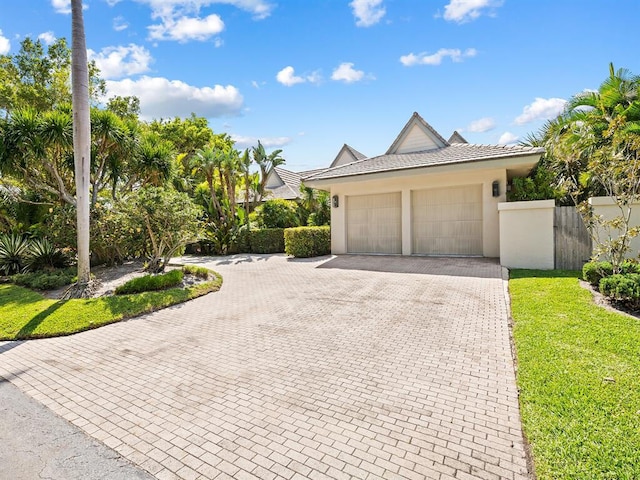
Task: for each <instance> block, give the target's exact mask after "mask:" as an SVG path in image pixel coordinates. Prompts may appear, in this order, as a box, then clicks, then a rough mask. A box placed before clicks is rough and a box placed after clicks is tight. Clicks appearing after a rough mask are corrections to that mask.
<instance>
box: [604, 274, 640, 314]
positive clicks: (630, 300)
mask: <svg viewBox="0 0 640 480" xmlns="http://www.w3.org/2000/svg"><path fill="white" fill-rule="evenodd" d="M600 293H602V294H603V295H605V296H607V297H609V298H610V299H612V300H615V301H617V302H620V303H622V304H623V305H625V306H626V307H628V308H631V309H634V310H636V309H638V307H640V274H638V273H625V274H616V275H611V276H609V277H604V278H603V279H602V280H600Z"/></svg>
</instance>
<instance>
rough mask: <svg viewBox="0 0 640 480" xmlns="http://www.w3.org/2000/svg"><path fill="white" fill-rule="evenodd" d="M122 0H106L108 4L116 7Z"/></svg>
mask: <svg viewBox="0 0 640 480" xmlns="http://www.w3.org/2000/svg"><path fill="white" fill-rule="evenodd" d="M121 1H122V0H106V2H107V5H109V6H110V7H115V6H116V5H117V4H119V3H120V2H121Z"/></svg>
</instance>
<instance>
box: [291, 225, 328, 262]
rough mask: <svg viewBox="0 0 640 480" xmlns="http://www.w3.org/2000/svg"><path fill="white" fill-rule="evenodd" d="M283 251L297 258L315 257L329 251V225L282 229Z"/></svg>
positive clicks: (326, 253)
mask: <svg viewBox="0 0 640 480" xmlns="http://www.w3.org/2000/svg"><path fill="white" fill-rule="evenodd" d="M284 251H285V253H286V254H287V255H292V256H294V257H298V258H307V257H317V256H320V255H328V254H330V253H331V229H330V228H329V227H298V228H287V229H286V230H285V231H284Z"/></svg>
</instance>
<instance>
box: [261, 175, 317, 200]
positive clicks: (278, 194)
mask: <svg viewBox="0 0 640 480" xmlns="http://www.w3.org/2000/svg"><path fill="white" fill-rule="evenodd" d="M274 170H275V172H276V173H277V174H278V176H279V177H280V179H281V180H282V181H283V182H284V184H283V185H280V186H278V187H275V188H268V189H267V194H266V198H265V199H266V200H268V199H271V198H280V199H283V200H296V199H298V198H300V184H301V183H302V179H303V178H304V177H309V176H312V175H315V174H318V173H321V172H324V171H325V170H326V168H317V169H314V170H305V171H303V172H292V171H291V170H286V169H284V168H281V167H275V169H274Z"/></svg>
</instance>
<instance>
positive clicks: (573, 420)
mask: <svg viewBox="0 0 640 480" xmlns="http://www.w3.org/2000/svg"><path fill="white" fill-rule="evenodd" d="M509 289H510V292H511V299H512V310H513V318H514V337H515V343H516V350H517V356H518V374H517V377H518V386H519V388H520V390H521V393H520V405H521V411H522V421H523V424H524V430H525V434H526V435H527V437H528V440H529V442H530V443H531V445H532V448H533V456H534V463H535V467H536V473H537V475H538V479H540V480H546V479H554V480H558V479H583V478H584V479H640V320H637V319H634V318H631V317H628V316H626V315H623V314H619V313H616V312H611V311H608V310H606V309H604V308H602V307H599V306H597V305H595V304H594V302H593V300H592V297H591V293H590V292H588V291H587V290H585V289H583V288H581V287H580V285H579V284H578V273H577V272H558V271H555V272H554V271H551V272H548V271H531V270H514V271H512V272H511V280H510V281H509Z"/></svg>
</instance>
